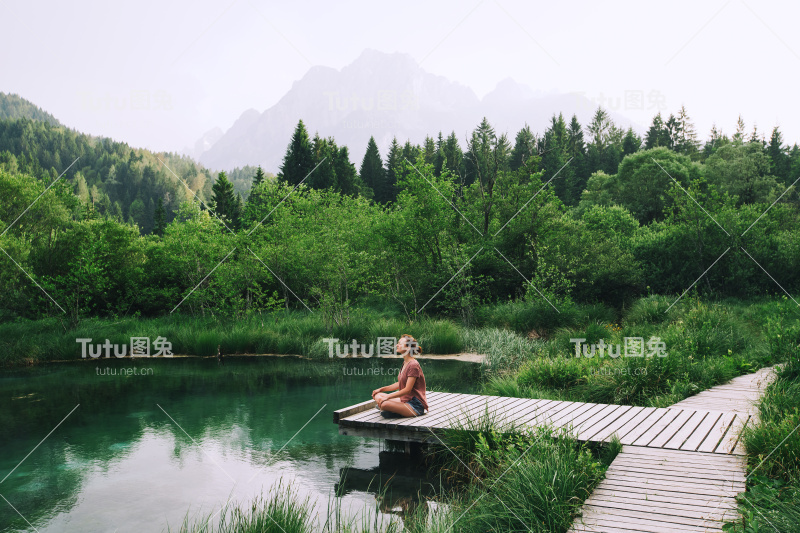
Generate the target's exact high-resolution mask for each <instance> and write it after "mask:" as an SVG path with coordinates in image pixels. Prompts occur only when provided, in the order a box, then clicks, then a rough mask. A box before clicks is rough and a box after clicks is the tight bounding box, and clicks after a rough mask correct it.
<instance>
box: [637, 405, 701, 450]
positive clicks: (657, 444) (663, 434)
mask: <svg viewBox="0 0 800 533" xmlns="http://www.w3.org/2000/svg"><path fill="white" fill-rule="evenodd" d="M696 412H697V411H695V410H693V409H684V410H683V411H681V414H679V415H678V416H676V417H675V419H674V420H673V421H672V422H670V423H669V424H667V426H666V427H664V429H662V430H661V431H660V432H659V434H658V435H656V437H655V438H654V439H653V440H651V441H650V442H648V443H647V446H648V447H650V448H663V447H664V444H666V443H667V441H668V440H670V439H671V438H672V437H673V436H674V435H675V434H676V433H677V432H678V431H680V429H681V428H682V427H683V426H684V424H686V422H688V421H689V420H690V419H691V418H692V417H693V416H694V414H695V413H696Z"/></svg>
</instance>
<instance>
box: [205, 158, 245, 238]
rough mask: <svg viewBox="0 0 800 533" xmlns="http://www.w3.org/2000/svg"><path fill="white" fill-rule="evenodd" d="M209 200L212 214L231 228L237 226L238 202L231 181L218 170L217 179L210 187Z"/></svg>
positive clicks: (234, 228)
mask: <svg viewBox="0 0 800 533" xmlns="http://www.w3.org/2000/svg"><path fill="white" fill-rule="evenodd" d="M211 192H212V196H211V202H209V208H210V209H211V210H212V211H213V212H214V214H215V215H216V216H217V217H219V218H220V219H222V220H223V221H224V222H225V224H226V225H227V226H228V227H229V228H230V229H232V230H236V229H238V227H239V214H240V208H239V205H240V204H239V202H240V200H237V198H236V194H235V193H234V190H233V183H231V182H230V180H229V179H228V176H227V175H226V174H225V172H220V173H219V175H218V176H217V181H215V182H214V185H212V187H211Z"/></svg>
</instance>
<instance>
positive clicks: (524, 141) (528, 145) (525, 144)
mask: <svg viewBox="0 0 800 533" xmlns="http://www.w3.org/2000/svg"><path fill="white" fill-rule="evenodd" d="M534 155H536V136H535V135H534V134H533V133H532V132H531V128H530V126H528V124H527V123H526V124H525V125H524V126H523V127H522V129H521V130H519V131H518V132H517V136H516V137H515V138H514V148H513V149H512V150H511V159H510V160H509V162H508V166H509V168H510V169H511V170H517V169H518V168H521V167H523V166H525V163H526V162H527V161H528V159H530V158H531V157H532V156H534Z"/></svg>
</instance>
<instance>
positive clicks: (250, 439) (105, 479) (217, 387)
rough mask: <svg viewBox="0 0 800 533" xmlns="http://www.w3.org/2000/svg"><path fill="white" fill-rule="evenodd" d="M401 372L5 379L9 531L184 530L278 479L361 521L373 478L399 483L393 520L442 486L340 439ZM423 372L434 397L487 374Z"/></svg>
mask: <svg viewBox="0 0 800 533" xmlns="http://www.w3.org/2000/svg"><path fill="white" fill-rule="evenodd" d="M401 363H402V361H400V360H378V359H371V360H334V361H330V362H329V361H324V362H319V361H305V360H301V359H297V358H252V357H251V358H244V357H243V358H228V359H226V360H225V364H224V365H223V366H218V364H217V362H216V360H211V359H209V360H205V359H192V358H186V359H178V358H176V359H166V360H158V359H154V360H142V359H140V360H124V361H123V360H113V361H108V362H104V361H99V362H98V361H86V362H83V361H82V362H77V363H59V364H50V365H42V366H38V367H34V368H30V369H19V370H13V371H4V372H3V373H2V375H0V427H2V433H0V479H2V478H5V479H4V480H3V481H2V483H0V495H2V498H4V499H5V500H7V501H3V499H0V531H3V532H6V531H9V532H12V531H13V532H16V531H34V528H35V530H38V531H39V532H42V533H45V532H63V531H81V532H100V531H103V532H114V531H116V532H119V533H123V532H126V531H130V532H146V531H164V530H166V527H167V525H169V526H170V527H171V528H172V529H173V530H177V529H178V528H179V526H180V524H181V522H182V521H183V518H184V517H185V516H186V513H187V511H189V512H190V515H191V516H195V514H196V513H199V514H211V513H213V512H215V511H217V510H219V509H220V506H221V505H223V504H224V503H225V502H226V501H228V500H229V499H231V498H232V499H233V501H234V502H247V501H249V500H251V499H252V498H253V497H255V496H257V495H258V494H260V493H261V492H262V491H264V492H266V491H267V490H268V489H269V488H270V487H272V486H273V485H274V484H275V483H276V482H277V481H278V480H280V479H282V480H283V481H284V482H291V483H292V484H293V485H294V487H295V489H296V490H297V491H298V493H299V494H300V495H302V496H308V497H310V498H311V499H312V500H313V501H315V502H316V504H317V512H318V516H319V517H320V518H321V519H322V520H324V518H325V516H326V515H327V511H326V509H327V507H328V505H329V504H331V502H334V503H338V504H340V505H341V509H342V510H343V511H344V512H347V513H353V514H358V513H363V509H365V508H369V507H371V508H375V507H376V494H375V489H374V488H373V485H376V483H373V482H372V481H371V480H372V479H377V478H379V477H381V476H386V475H391V474H392V473H394V472H397V473H398V474H399V475H398V476H397V479H398V480H400V481H401V482H400V481H399V482H398V483H397V485H396V486H394V487H392V489H391V490H392V492H393V494H391V495H390V496H388V495H387V496H386V497H382V498H378V499H379V500H380V503H379V505H378V507H379V509H380V512H383V513H387V516H388V513H391V512H396V511H397V505H395V503H397V502H398V501H399V502H403V501H407V500H408V499H409V498H411V499H413V498H414V497H415V496H416V493H417V492H419V483H420V480H421V481H423V482H425V484H427V486H432V485H433V483H430V482H429V481H430V480H427V481H426V480H424V479H423V478H424V473H423V474H421V473H420V471H419V469H417V468H415V466H414V465H413V464H411V459H409V458H407V457H404V456H402V455H399V454H397V453H391V452H389V451H387V450H386V443H385V442H384V441H380V440H374V439H360V438H355V437H346V436H341V435H339V434H338V429H337V427H336V425H335V424H333V422H332V411H334V410H336V409H340V408H342V407H346V406H348V405H352V404H354V403H358V402H360V401H364V400H366V399H369V396H370V392H371V391H372V390H373V389H374V388H376V387H378V386H381V385H386V384H389V383H392V382H393V381H395V378H396V375H397V370H398V367H399V366H400V364H401ZM422 366H423V368H424V371H425V374H426V378H427V382H428V384H429V388H430V389H431V390H447V391H454V392H469V391H470V390H471V384H473V383H476V382H477V379H476V378H477V372H478V365H474V364H470V363H461V362H458V361H422ZM122 369H126V372H125V375H123V372H122ZM128 369H135V373H131V374H130V375H128V372H131V370H128ZM115 372H116V375H115ZM76 406H78V407H77V408H76ZM73 409H74V411H73ZM71 411H72V414H71V415H69V416H68V417H67V418H66V420H64V421H63V423H62V424H61V425H60V426H58V427H57V428H56V429H55V430H53V428H55V427H56V425H57V424H59V422H60V421H61V420H62V419H63V418H64V417H66V416H67V415H68V413H70V412H71ZM318 411H319V412H318ZM317 413H318V414H317ZM315 414H316V416H315ZM51 431H52V433H51V434H50V435H49V437H48V436H47V435H48V434H49V433H50V432H51ZM45 437H46V438H45ZM42 439H44V441H43V442H42V443H41V444H39V443H40V441H42ZM37 445H38V447H37ZM28 454H30V455H28ZM26 456H27V458H26ZM23 459H24V461H23ZM20 461H22V464H21V465H19V466H17V465H18V464H19V463H20ZM344 473H348V474H347V475H346V476H345V475H344ZM423 492H424V491H423ZM15 509H16V511H15ZM393 509H394V510H393ZM17 511H18V513H17ZM20 515H21V516H20ZM23 517H24V518H23Z"/></svg>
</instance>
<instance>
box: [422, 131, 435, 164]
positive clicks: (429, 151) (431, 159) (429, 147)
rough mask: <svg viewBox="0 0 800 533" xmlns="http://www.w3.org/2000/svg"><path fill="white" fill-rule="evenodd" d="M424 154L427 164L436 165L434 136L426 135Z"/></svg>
mask: <svg viewBox="0 0 800 533" xmlns="http://www.w3.org/2000/svg"><path fill="white" fill-rule="evenodd" d="M422 150H423V154H424V157H425V164H427V165H435V164H436V143H435V142H434V140H433V138H432V137H429V136H426V137H425V144H424V148H423V149H422Z"/></svg>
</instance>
